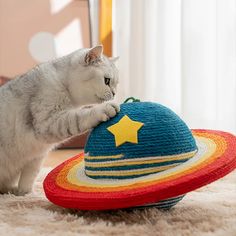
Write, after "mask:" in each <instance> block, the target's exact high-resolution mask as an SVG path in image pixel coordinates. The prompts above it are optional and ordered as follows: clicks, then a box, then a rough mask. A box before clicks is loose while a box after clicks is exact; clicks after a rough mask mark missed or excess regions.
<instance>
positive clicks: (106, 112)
mask: <svg viewBox="0 0 236 236" xmlns="http://www.w3.org/2000/svg"><path fill="white" fill-rule="evenodd" d="M119 111H120V106H119V104H117V103H115V102H105V103H102V104H100V105H97V106H96V107H95V112H96V117H97V118H98V120H99V121H100V122H102V121H107V120H109V119H110V118H112V117H114V116H115V115H116V114H117V113H118V112H119Z"/></svg>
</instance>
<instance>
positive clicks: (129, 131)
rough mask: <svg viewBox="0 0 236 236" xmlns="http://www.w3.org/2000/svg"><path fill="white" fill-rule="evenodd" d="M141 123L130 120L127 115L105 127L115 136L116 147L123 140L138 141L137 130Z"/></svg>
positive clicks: (123, 141)
mask: <svg viewBox="0 0 236 236" xmlns="http://www.w3.org/2000/svg"><path fill="white" fill-rule="evenodd" d="M142 126H143V123H141V122H138V121H133V120H131V119H130V118H129V117H128V116H127V115H125V116H123V117H122V118H121V119H120V120H119V122H117V123H116V124H114V125H112V126H110V127H108V128H107V129H108V130H109V131H110V132H111V133H112V134H113V135H114V136H115V142H116V147H118V146H120V145H122V144H123V143H125V142H130V143H138V130H139V129H140V128H141V127H142Z"/></svg>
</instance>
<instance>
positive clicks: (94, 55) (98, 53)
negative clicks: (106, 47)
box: [84, 45, 103, 64]
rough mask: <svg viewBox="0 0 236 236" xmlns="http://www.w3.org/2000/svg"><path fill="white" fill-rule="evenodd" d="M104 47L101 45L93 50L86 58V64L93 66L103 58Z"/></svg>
mask: <svg viewBox="0 0 236 236" xmlns="http://www.w3.org/2000/svg"><path fill="white" fill-rule="evenodd" d="M102 52H103V46H102V45H99V46H96V47H93V48H91V49H90V50H89V51H88V52H87V54H86V55H85V57H84V61H85V63H86V64H91V63H93V62H95V61H97V60H98V59H100V58H101V55H102Z"/></svg>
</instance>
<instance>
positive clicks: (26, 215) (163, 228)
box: [0, 168, 236, 236]
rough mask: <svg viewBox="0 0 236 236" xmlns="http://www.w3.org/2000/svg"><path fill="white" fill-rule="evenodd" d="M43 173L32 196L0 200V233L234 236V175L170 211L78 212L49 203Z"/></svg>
mask: <svg viewBox="0 0 236 236" xmlns="http://www.w3.org/2000/svg"><path fill="white" fill-rule="evenodd" d="M47 172H48V169H45V168H44V169H43V170H42V171H41V173H40V175H39V178H38V180H37V182H36V184H35V192H34V193H33V194H30V195H27V196H25V197H15V196H13V195H1V196H0V235H1V236H5V235H7V236H11V235H14V236H15V235H18V236H25V235H30V236H31V235H34V236H37V235H40V236H42V235H53V236H65V235H66V236H75V235H76V236H78V235H83V236H87V235H88V236H91V235H106V236H108V235H109V236H110V235H119V236H120V235H122V236H124V235H130V236H135V235H137V236H140V235H152V236H154V235H157V236H158V235H160V236H166V235H167V236H172V235H173V236H178V235H181V236H184V235H191V236H193V235H198V236H199V235H206V236H210V235H214V236H219V235H222V236H223V235H227V236H236V171H235V172H233V173H231V174H230V175H228V176H226V177H225V178H223V179H221V180H218V181H217V182H215V183H213V184H211V185H208V186H206V187H204V188H201V189H199V190H197V191H194V192H192V193H189V194H188V195H187V196H186V197H185V198H184V199H183V200H182V201H181V202H180V203H178V204H177V205H176V206H175V207H174V208H173V209H172V210H170V211H165V212H162V211H159V210H157V209H155V208H153V209H145V210H141V209H140V210H126V211H112V212H82V211H74V210H67V209H63V208H60V207H57V206H55V205H53V204H52V203H50V202H48V201H47V199H46V198H45V197H44V194H43V190H42V181H43V178H44V177H45V175H46V174H47Z"/></svg>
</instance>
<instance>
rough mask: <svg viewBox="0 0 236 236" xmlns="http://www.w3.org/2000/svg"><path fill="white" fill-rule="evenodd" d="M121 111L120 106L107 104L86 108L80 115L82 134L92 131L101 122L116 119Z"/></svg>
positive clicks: (111, 103) (112, 103)
mask: <svg viewBox="0 0 236 236" xmlns="http://www.w3.org/2000/svg"><path fill="white" fill-rule="evenodd" d="M119 111H120V107H119V105H118V104H116V103H114V102H106V103H102V104H98V105H94V106H87V107H86V106H85V107H84V108H82V109H81V112H80V113H79V114H78V118H79V122H78V123H79V129H80V131H81V132H84V131H86V130H89V129H92V128H94V127H95V126H97V125H98V124H100V123H101V122H104V121H107V120H109V119H110V118H112V117H114V116H115V115H116V114H117V113H118V112H119Z"/></svg>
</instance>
